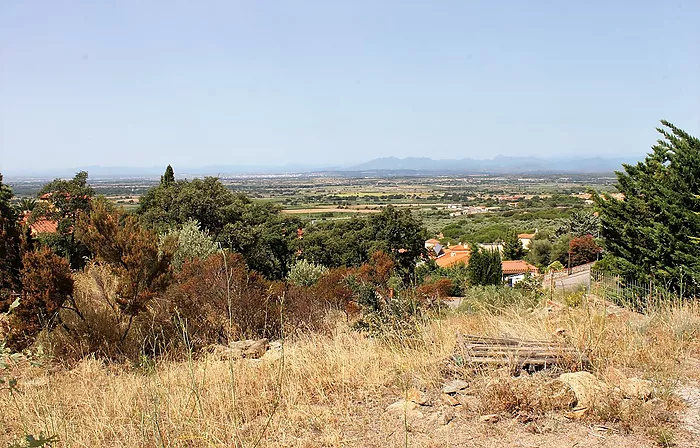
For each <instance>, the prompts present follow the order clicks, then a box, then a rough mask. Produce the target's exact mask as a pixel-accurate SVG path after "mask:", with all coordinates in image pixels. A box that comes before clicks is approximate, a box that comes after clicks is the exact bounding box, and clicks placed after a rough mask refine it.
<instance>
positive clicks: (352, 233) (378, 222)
mask: <svg viewBox="0 0 700 448" xmlns="http://www.w3.org/2000/svg"><path fill="white" fill-rule="evenodd" d="M427 234H428V232H427V230H426V229H425V227H424V226H423V224H422V222H421V221H420V220H419V219H417V218H415V217H414V216H413V215H412V214H411V211H410V210H401V209H398V208H396V207H393V206H388V207H385V208H383V209H382V211H381V213H377V214H374V215H372V216H369V217H363V218H358V217H353V218H352V219H349V220H344V221H325V222H320V223H318V224H316V225H311V226H309V227H307V228H306V230H305V233H304V238H303V240H302V241H301V251H302V253H301V256H302V257H303V258H305V259H306V260H308V261H311V262H313V263H316V264H320V265H323V266H326V267H340V266H348V267H350V266H360V265H362V264H363V263H367V262H368V261H369V260H370V259H371V256H372V254H374V253H375V252H378V251H381V252H384V253H385V254H387V255H389V256H390V257H391V259H392V260H393V262H394V263H395V265H396V268H397V269H398V270H399V271H401V273H402V274H403V275H410V274H412V273H413V269H414V266H415V263H416V261H417V260H418V259H419V258H420V257H421V256H422V255H423V254H424V252H425V240H426V239H427Z"/></svg>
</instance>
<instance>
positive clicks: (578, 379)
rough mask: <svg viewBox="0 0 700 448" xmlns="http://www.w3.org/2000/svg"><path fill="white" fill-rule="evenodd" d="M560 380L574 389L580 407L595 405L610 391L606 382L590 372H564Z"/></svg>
mask: <svg viewBox="0 0 700 448" xmlns="http://www.w3.org/2000/svg"><path fill="white" fill-rule="evenodd" d="M559 381H561V382H562V383H564V384H566V385H567V386H569V387H570V388H571V390H573V391H574V394H576V401H577V403H578V406H579V407H590V406H593V405H594V404H595V403H596V401H597V400H600V399H601V398H603V397H604V396H605V395H606V394H607V393H609V388H608V387H607V386H606V384H605V383H604V382H602V381H600V380H599V379H598V378H596V377H595V376H593V375H592V374H590V373H589V372H573V373H564V374H562V375H560V376H559Z"/></svg>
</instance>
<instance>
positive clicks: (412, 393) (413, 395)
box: [406, 389, 428, 406]
mask: <svg viewBox="0 0 700 448" xmlns="http://www.w3.org/2000/svg"><path fill="white" fill-rule="evenodd" d="M406 400H408V401H412V402H414V403H415V404H419V405H421V406H425V405H427V404H428V397H427V396H426V395H425V394H424V393H423V392H421V391H419V390H418V389H411V390H409V391H408V392H407V393H406Z"/></svg>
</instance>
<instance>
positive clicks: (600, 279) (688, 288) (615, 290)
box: [589, 269, 698, 311]
mask: <svg viewBox="0 0 700 448" xmlns="http://www.w3.org/2000/svg"><path fill="white" fill-rule="evenodd" d="M589 291H590V292H591V293H593V294H596V295H597V296H599V297H601V298H604V299H606V300H610V301H611V302H614V303H616V304H618V305H622V306H625V307H628V308H630V309H635V310H639V311H644V310H646V309H649V308H654V307H658V306H662V305H668V304H673V303H678V302H680V301H682V300H683V299H682V298H683V297H684V298H686V299H687V298H689V297H698V295H697V293H698V291H697V286H696V285H692V284H689V285H685V286H684V287H683V289H682V292H681V291H674V290H672V289H671V288H670V287H668V285H664V284H660V283H659V282H654V281H653V280H652V281H646V282H641V281H639V280H635V279H627V278H624V277H621V276H619V275H613V274H609V273H606V272H601V271H597V270H595V269H593V270H591V281H590V287H589Z"/></svg>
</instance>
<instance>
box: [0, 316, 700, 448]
mask: <svg viewBox="0 0 700 448" xmlns="http://www.w3.org/2000/svg"><path fill="white" fill-rule="evenodd" d="M457 333H464V334H472V335H474V334H478V335H483V336H493V337H503V336H508V337H511V338H527V339H538V340H559V341H562V343H566V344H568V345H570V346H572V347H575V348H576V349H577V350H580V351H581V352H582V353H585V354H586V355H587V357H588V358H589V359H590V361H591V366H590V367H589V371H590V372H591V373H592V374H593V376H594V377H595V378H598V379H600V380H601V381H603V379H604V378H608V377H609V373H608V372H609V371H610V369H611V368H615V370H612V372H615V375H620V372H624V376H625V377H626V376H629V377H632V376H634V377H637V378H640V381H642V380H643V381H644V384H650V385H651V389H650V391H651V392H643V393H642V394H643V395H644V396H643V397H641V398H636V399H635V398H632V399H629V398H624V397H622V395H620V397H621V398H619V399H618V398H615V397H617V396H618V392H616V391H617V389H614V388H612V389H608V392H606V393H604V394H599V395H597V397H596V396H595V394H594V395H592V396H593V397H594V398H596V399H597V401H596V400H592V401H591V399H590V398H591V395H589V397H588V402H587V403H585V406H584V407H582V406H583V405H582V403H581V399H579V403H578V404H573V402H571V403H570V400H571V396H572V392H571V391H569V392H568V395H567V394H564V395H561V396H560V398H556V396H554V395H553V394H552V393H551V391H552V390H553V389H552V388H553V387H556V388H559V389H561V387H562V384H561V383H560V382H559V383H558V382H557V381H558V380H557V378H558V376H559V375H560V374H561V373H562V370H558V371H557V370H551V369H550V370H545V371H543V372H540V373H536V374H532V375H531V374H527V373H525V372H520V375H519V376H517V377H516V376H513V374H514V373H515V372H513V371H511V370H510V369H509V368H499V367H492V368H488V369H479V368H471V367H469V368H455V365H453V364H452V363H451V361H450V359H452V358H451V356H452V354H453V350H454V347H455V343H456V334H457ZM698 335H700V312H699V311H698V309H697V307H695V306H683V307H679V308H669V309H667V310H659V311H658V312H653V313H651V314H649V315H646V316H642V315H638V314H634V313H628V312H623V313H617V314H610V313H608V312H607V311H606V309H605V308H604V307H599V306H597V305H596V304H595V303H594V304H591V303H589V302H584V303H583V304H582V305H579V306H576V307H571V308H569V307H566V306H565V305H563V304H560V303H551V302H543V303H542V304H541V305H540V306H538V307H536V308H535V309H528V307H526V306H525V305H523V306H518V305H512V306H508V307H506V308H502V309H499V310H494V309H491V310H484V311H474V310H473V311H472V312H470V313H468V314H453V315H451V316H449V317H446V318H440V319H433V320H427V321H426V322H425V323H424V325H423V326H422V327H421V329H420V332H419V334H418V336H417V337H411V338H399V339H396V338H391V339H384V338H379V339H375V338H369V337H366V336H364V335H362V334H360V333H358V332H356V331H353V330H351V329H349V328H348V327H347V324H346V323H345V322H344V319H343V320H342V322H341V321H339V322H338V324H337V326H336V327H335V329H334V330H332V331H330V333H327V334H315V333H311V334H303V335H297V336H295V337H293V338H290V339H289V340H288V341H287V342H286V343H285V344H284V346H283V348H282V349H279V350H276V351H274V352H273V351H272V350H270V351H268V352H267V353H266V354H265V355H264V356H263V357H262V358H261V359H222V358H221V357H220V356H213V355H204V356H200V357H199V358H198V359H196V360H193V361H191V362H187V361H185V362H175V361H160V362H157V363H156V364H149V363H148V362H146V363H144V364H143V365H140V366H133V365H114V364H109V363H106V362H102V361H99V360H95V359H85V360H83V361H82V362H80V363H79V364H78V365H77V366H74V367H73V368H71V369H67V370H66V369H64V368H61V367H58V366H57V367H55V368H52V369H47V367H48V366H49V365H48V364H47V365H45V366H44V367H36V366H32V365H30V364H28V363H25V364H23V365H20V366H17V367H16V368H15V369H14V370H13V371H12V373H13V375H15V376H17V377H18V378H19V383H18V392H16V393H13V394H9V393H6V392H5V391H3V393H0V408H1V409H2V410H3V411H2V412H0V443H2V444H3V445H7V443H9V442H12V441H16V440H18V439H19V438H20V437H21V436H22V435H23V434H27V433H30V434H35V435H36V434H39V433H40V432H42V433H44V434H45V435H46V434H50V435H56V436H57V437H58V438H59V439H60V441H61V442H60V443H59V446H66V447H79V446H80V447H82V446H110V447H151V446H174V447H200V446H201V447H205V446H236V447H244V446H245V447H252V446H262V447H319V448H320V447H382V448H384V447H403V446H416V447H418V446H420V447H503V446H507V447H542V448H558V447H562V448H563V447H571V446H581V447H583V446H586V447H588V446H593V447H608V446H615V447H634V448H643V447H653V446H672V445H671V444H670V443H671V442H672V443H675V444H676V446H696V445H693V443H694V442H693V440H694V438H697V436H698V435H697V434H693V433H692V432H691V431H693V430H694V429H693V426H692V425H689V424H687V422H688V421H695V420H694V418H693V417H692V416H690V417H688V416H687V411H688V410H691V411H692V409H693V408H692V407H691V408H688V407H686V406H685V405H684V402H683V396H684V395H683V393H682V392H681V393H677V391H679V390H680V389H679V388H678V385H679V384H690V383H691V382H692V381H693V380H697V379H698V376H699V375H700V373H698V370H697V364H696V363H697V358H698V356H699V354H700V345H699V344H698V340H697V337H698ZM606 375H608V376H606ZM455 379H458V380H460V381H462V382H463V383H464V384H462V385H461V386H459V388H460V391H459V393H456V394H455V393H453V395H451V396H449V397H446V392H444V391H445V390H446V389H445V386H446V384H449V383H450V382H451V381H452V380H455ZM606 381H607V380H606ZM647 381H648V383H647ZM601 384H602V383H601ZM598 387H602V386H595V387H593V388H591V389H589V390H590V391H594V392H595V391H596V390H598V391H599V390H602V389H598ZM606 387H607V386H606ZM561 390H564V389H561ZM648 394H652V395H651V396H649V395H648ZM578 395H579V392H576V397H578ZM685 395H692V394H689V393H685ZM401 400H404V401H401ZM397 402H398V403H399V405H398V407H397V405H396V403H397ZM575 409H578V410H575ZM695 412H697V410H695ZM667 442H669V443H667Z"/></svg>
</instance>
